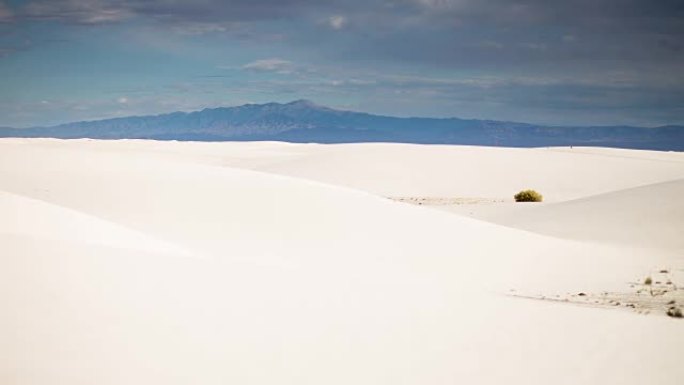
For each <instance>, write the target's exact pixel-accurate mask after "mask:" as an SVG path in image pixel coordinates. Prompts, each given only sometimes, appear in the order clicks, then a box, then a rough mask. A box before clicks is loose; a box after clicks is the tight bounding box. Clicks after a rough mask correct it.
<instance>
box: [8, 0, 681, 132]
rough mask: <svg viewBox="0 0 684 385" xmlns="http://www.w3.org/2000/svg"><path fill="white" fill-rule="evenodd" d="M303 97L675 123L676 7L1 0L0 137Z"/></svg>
mask: <svg viewBox="0 0 684 385" xmlns="http://www.w3.org/2000/svg"><path fill="white" fill-rule="evenodd" d="M295 99H310V100H313V101H315V102H317V103H319V104H323V105H328V106H331V107H337V108H343V109H352V110H357V111H366V112H371V113H380V114H387V115H395V116H440V117H445V116H457V117H463V118H483V119H496V120H516V121H524V122H532V123H547V124H570V125H589V124H632V125H647V126H653V125H662V124H683V123H684V3H682V2H681V1H675V0H661V1H645V0H593V1H590V0H576V1H557V0H546V1H543V0H490V1H477V0H364V1H361V0H346V1H345V0H329V1H324V0H319V1H314V0H264V1H259V0H227V1H219V0H197V1H178V0H35V1H8V0H0V126H15V127H26V126H35V125H49V124H56V123H62V122H69V121H77V120H89V119H99V118H109V117H116V116H128V115H140V114H156V113H163V112H170V111H178V110H183V111H189V110H197V109H202V108H207V107H218V106H233V105H239V104H244V103H260V102H271V101H281V102H285V101H291V100H295Z"/></svg>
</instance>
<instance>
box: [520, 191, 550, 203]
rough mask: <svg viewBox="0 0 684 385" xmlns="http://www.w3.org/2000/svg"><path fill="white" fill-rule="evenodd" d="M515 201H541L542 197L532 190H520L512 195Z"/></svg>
mask: <svg viewBox="0 0 684 385" xmlns="http://www.w3.org/2000/svg"><path fill="white" fill-rule="evenodd" d="M513 198H515V201H516V202H541V201H542V199H544V197H543V196H542V195H541V194H540V193H538V192H536V191H534V190H522V191H521V192H519V193H517V194H515V195H513Z"/></svg>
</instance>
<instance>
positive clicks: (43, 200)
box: [0, 139, 684, 384]
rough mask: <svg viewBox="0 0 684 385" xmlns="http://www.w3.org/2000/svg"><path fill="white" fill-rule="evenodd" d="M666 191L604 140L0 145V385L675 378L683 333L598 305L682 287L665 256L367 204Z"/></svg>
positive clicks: (664, 251)
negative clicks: (578, 145) (591, 145)
mask: <svg viewBox="0 0 684 385" xmlns="http://www.w3.org/2000/svg"><path fill="white" fill-rule="evenodd" d="M574 150H575V149H573V151H574ZM447 161H449V162H455V163H453V164H452V163H448V162H447ZM364 162H365V163H367V167H363V163H364ZM445 162H447V163H445ZM533 164H537V165H538V168H536V169H535V170H537V171H535V172H533V174H532V175H531V176H530V175H527V176H526V175H525V174H526V173H525V172H524V171H525V169H524V167H523V166H525V165H533ZM504 165H509V167H508V168H506V169H504V170H501V169H500V168H501V167H503V166H504ZM402 170H403V172H402ZM554 170H555V171H556V172H554ZM559 170H562V171H563V172H564V173H565V175H563V176H559V174H560V172H559ZM476 171H477V172H476ZM478 172H479V179H478ZM681 178H684V157H682V156H681V154H677V153H655V152H641V151H634V152H630V151H624V150H606V149H591V150H586V151H584V150H582V151H577V152H568V151H565V150H563V149H489V148H476V147H458V146H453V147H449V146H414V145H389V144H373V145H371V144H369V145H339V146H322V145H290V144H282V143H268V142H265V143H175V142H148V141H108V142H107V141H93V140H75V141H59V140H48V139H34V140H27V139H5V140H0V208H2V212H3V215H2V217H0V245H2V251H3V255H2V258H0V264H1V265H0V285H2V289H1V290H0V301H2V303H3V305H4V306H3V316H2V317H0V333H1V334H0V340H2V341H3V344H2V347H0V357H1V358H2V360H1V362H2V363H1V364H0V383H3V384H56V383H63V384H93V383H97V384H196V383H201V384H226V383H239V384H273V383H279V384H351V383H353V384H453V383H460V382H473V383H478V384H500V383H512V384H546V383H557V384H558V383H559V384H578V383H582V384H599V383H600V384H605V383H619V384H642V383H658V384H679V383H681V379H682V378H684V366H683V365H681V357H682V354H683V353H684V333H683V332H682V331H683V330H684V323H682V322H683V321H682V320H677V319H673V318H669V317H667V316H665V315H664V314H665V313H664V311H665V309H664V308H662V307H663V306H664V305H663V304H661V303H658V304H657V306H655V305H653V306H652V307H649V308H648V312H650V314H649V315H645V314H643V313H645V312H646V310H645V309H646V308H645V307H644V308H643V309H642V310H640V311H639V312H637V310H639V309H634V308H627V307H624V306H612V304H611V305H608V304H607V302H606V301H603V302H602V300H601V297H600V293H603V292H610V293H632V292H635V291H636V290H641V288H642V287H643V285H641V284H640V282H642V281H643V279H644V277H646V276H653V277H660V276H661V275H662V277H663V280H664V279H668V280H672V281H674V282H675V283H676V282H680V283H681V284H684V260H683V258H682V256H681V254H679V253H678V252H677V247H678V246H677V244H674V245H673V244H671V243H668V242H669V241H668V242H665V241H664V240H663V241H662V244H660V243H659V244H653V243H654V242H656V241H652V242H651V243H649V244H648V245H646V246H648V247H643V245H640V246H638V247H637V246H634V245H633V244H630V243H625V244H621V243H619V242H612V243H611V242H606V243H598V242H594V241H591V240H589V241H584V240H576V239H573V238H577V237H575V236H574V235H573V236H567V237H566V236H564V234H560V236H559V235H558V234H552V235H553V236H549V235H543V234H537V233H534V232H531V231H526V230H520V229H516V228H511V227H508V226H502V225H498V224H492V223H488V222H485V221H481V220H476V219H472V218H468V217H467V216H464V215H455V214H454V213H450V212H445V211H440V210H434V209H431V208H426V207H420V206H415V205H409V204H405V203H400V202H395V201H391V200H388V199H386V198H385V197H386V196H433V197H434V196H437V197H439V196H447V195H449V194H452V195H449V196H464V197H492V198H498V197H501V196H508V195H511V194H510V191H509V190H511V189H513V190H516V189H519V188H520V187H532V186H534V187H535V188H538V189H539V190H540V191H542V192H546V191H549V193H550V194H551V197H553V199H551V202H554V201H555V202H557V203H558V204H559V207H561V206H560V205H561V204H570V203H571V202H567V203H562V202H564V201H565V200H571V199H577V198H583V199H588V200H589V202H593V201H592V200H591V196H592V195H596V194H608V193H610V192H615V193H616V194H617V196H618V197H619V198H620V199H623V198H624V199H625V201H627V202H631V203H633V201H634V199H633V197H630V194H631V193H630V191H631V190H627V191H625V192H624V194H626V195H627V196H626V197H623V195H620V193H618V191H621V190H626V189H632V188H635V187H639V186H647V185H653V184H655V183H662V182H668V181H675V180H677V179H681ZM572 181H574V182H575V183H571V182H572ZM321 182H324V183H321ZM534 183H539V184H534ZM530 184H532V186H530ZM518 186H520V187H518ZM537 186H540V187H537ZM679 186H680V183H677V182H673V183H669V184H668V183H663V184H661V185H657V186H656V187H655V190H656V192H658V193H660V194H666V195H667V194H669V192H670V191H671V189H674V190H676V191H678V190H677V189H678V188H680V187H679ZM649 191H651V193H652V192H653V190H649ZM643 203H644V204H645V205H647V204H648V203H649V202H643ZM588 207H589V208H588V209H586V210H589V209H591V210H595V209H597V207H599V208H600V207H603V206H602V205H601V203H600V201H598V202H597V203H595V204H594V203H592V204H590V205H589V206H588ZM643 207H647V206H643ZM668 207H674V209H675V210H679V208H681V204H680V205H679V206H677V205H676V204H675V205H674V206H668ZM542 208H543V207H542ZM581 209H582V210H585V208H581ZM578 210H579V209H578ZM525 211H526V212H530V213H531V212H532V211H530V210H527V209H525ZM570 211H572V210H570ZM656 211H657V210H656ZM657 212H659V213H660V212H661V211H657ZM670 212H671V211H670V210H662V213H670ZM658 215H659V218H660V219H662V221H664V222H662V223H660V224H659V226H664V224H666V223H669V222H668V221H674V222H672V223H674V224H675V225H676V224H677V223H680V222H677V221H679V220H680V219H681V218H680V217H679V216H677V215H671V216H669V217H668V216H667V215H664V214H663V216H662V217H660V214H658ZM619 223H621V221H615V224H614V225H616V226H617V225H619ZM668 239H669V238H668ZM661 271H666V273H660V272H661ZM657 274H660V275H657ZM658 279H660V278H658ZM665 285H666V284H665V282H663V283H662V285H661V286H662V287H666V286H665ZM654 286H655V285H654ZM661 286H658V288H660V287H661ZM667 287H669V286H667ZM668 290H669V289H668ZM580 292H582V293H589V294H592V295H590V296H582V297H577V295H578V293H580ZM673 293H674V294H673ZM676 293H677V291H676V290H670V292H668V293H664V294H663V295H661V297H662V298H667V299H668V300H669V298H670V297H672V296H674V297H672V298H676V299H677V300H679V297H676V295H677V294H676ZM594 294H595V296H594ZM630 295H631V294H630ZM633 295H637V294H633ZM649 296H650V294H648V296H645V297H643V298H645V299H648V298H650V297H649ZM530 298H534V299H530ZM589 298H591V301H589V300H588V299H589ZM594 298H596V300H595V301H596V302H594ZM566 300H567V302H565V301H566ZM583 301H584V302H583ZM604 302H605V303H604ZM635 302H636V301H635ZM608 307H610V310H608V309H607V308H608ZM638 313H642V314H638Z"/></svg>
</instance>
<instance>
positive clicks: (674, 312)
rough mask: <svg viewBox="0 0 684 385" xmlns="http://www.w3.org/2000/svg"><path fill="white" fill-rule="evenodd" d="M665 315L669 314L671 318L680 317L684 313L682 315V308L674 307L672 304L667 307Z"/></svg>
mask: <svg viewBox="0 0 684 385" xmlns="http://www.w3.org/2000/svg"><path fill="white" fill-rule="evenodd" d="M667 315H669V316H670V317H672V318H682V317H684V315H682V309H680V308H678V307H674V306H672V307H670V308H669V309H667Z"/></svg>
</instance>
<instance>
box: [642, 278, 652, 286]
mask: <svg viewBox="0 0 684 385" xmlns="http://www.w3.org/2000/svg"><path fill="white" fill-rule="evenodd" d="M652 283H653V279H651V277H646V279H644V285H650V284H652Z"/></svg>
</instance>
